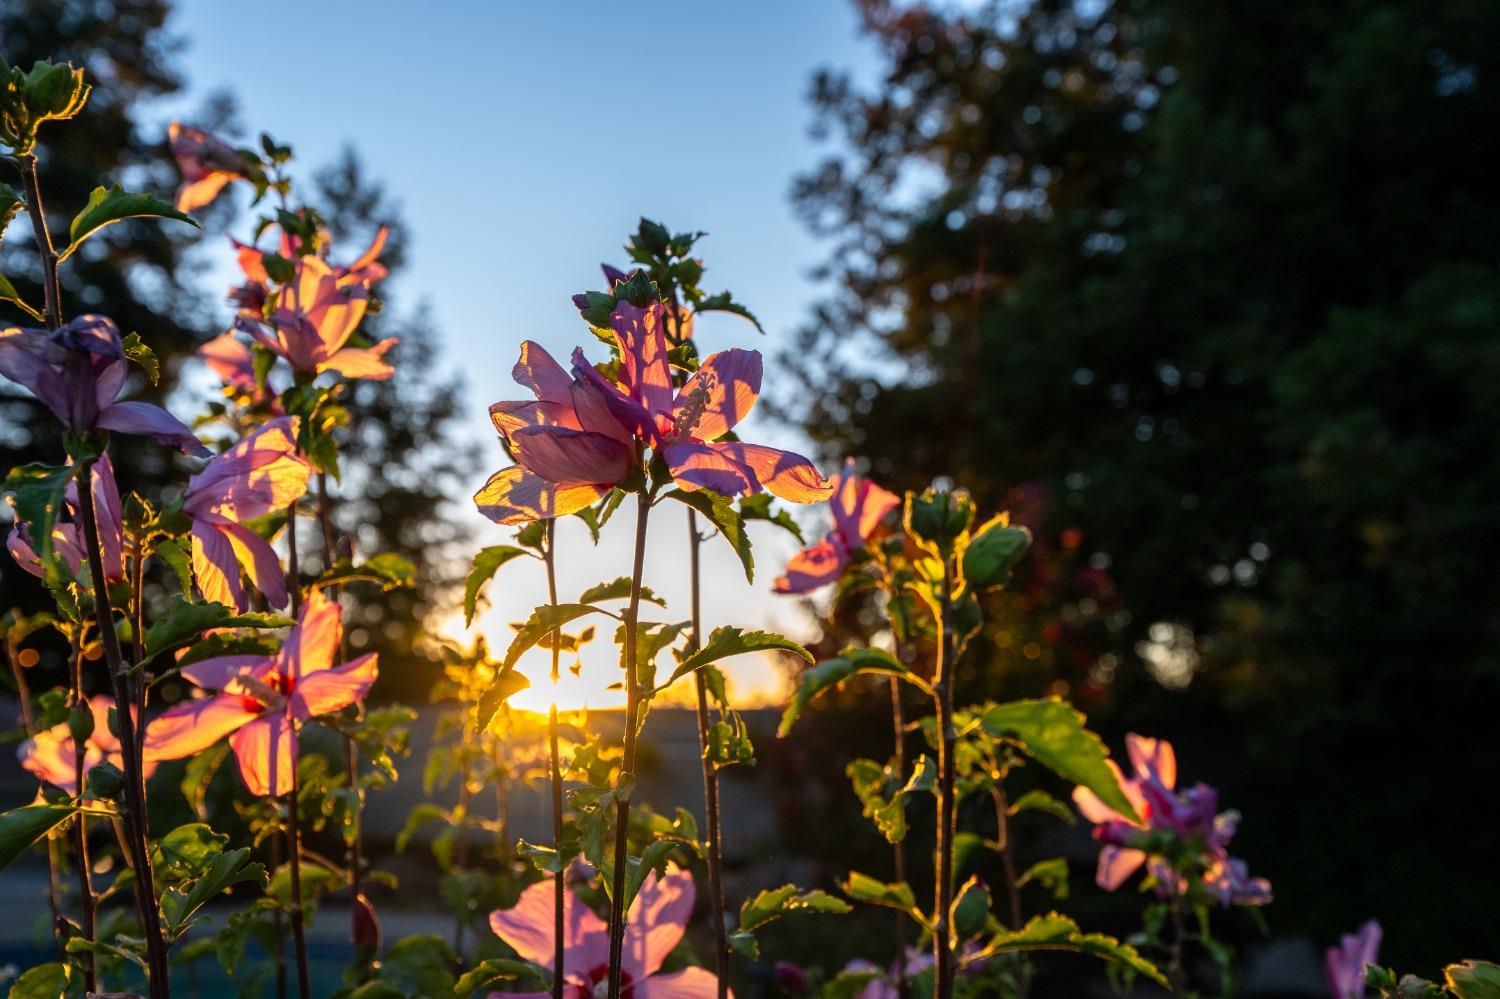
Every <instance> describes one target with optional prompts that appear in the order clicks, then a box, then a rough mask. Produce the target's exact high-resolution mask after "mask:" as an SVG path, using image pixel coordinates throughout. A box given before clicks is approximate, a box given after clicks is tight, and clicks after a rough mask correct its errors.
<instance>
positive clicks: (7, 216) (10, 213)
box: [0, 184, 26, 236]
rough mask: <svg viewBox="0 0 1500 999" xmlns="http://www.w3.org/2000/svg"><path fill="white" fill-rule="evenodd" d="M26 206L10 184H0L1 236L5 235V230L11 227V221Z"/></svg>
mask: <svg viewBox="0 0 1500 999" xmlns="http://www.w3.org/2000/svg"><path fill="white" fill-rule="evenodd" d="M25 206H26V202H25V201H22V200H21V196H20V195H19V194H17V193H16V191H15V188H13V187H11V186H10V185H9V184H0V236H4V235H5V228H6V226H8V225H10V220H11V219H13V218H15V217H16V212H19V211H20V210H21V209H22V208H24V207H25Z"/></svg>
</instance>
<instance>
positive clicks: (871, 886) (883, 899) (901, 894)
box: [839, 871, 929, 926]
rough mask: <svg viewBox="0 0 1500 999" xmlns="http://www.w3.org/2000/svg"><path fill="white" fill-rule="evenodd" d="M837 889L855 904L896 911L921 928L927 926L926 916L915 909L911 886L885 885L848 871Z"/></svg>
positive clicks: (904, 884)
mask: <svg viewBox="0 0 1500 999" xmlns="http://www.w3.org/2000/svg"><path fill="white" fill-rule="evenodd" d="M839 888H840V889H842V891H843V892H844V894H845V895H848V896H849V897H850V898H852V899H854V901H856V902H864V903H866V904H868V905H883V906H886V907H887V908H890V909H897V910H899V911H901V912H904V913H906V914H907V915H909V916H911V917H912V918H913V919H915V920H916V921H917V922H919V923H921V924H922V925H923V926H927V925H929V923H928V920H927V914H926V913H924V912H923V911H922V910H921V909H919V908H917V899H916V896H915V895H913V894H912V891H911V886H910V885H908V884H906V883H905V882H900V881H898V882H895V883H887V882H885V881H880V880H878V879H876V878H872V877H870V876H869V875H868V874H861V873H859V872H858V871H850V872H849V877H848V879H847V880H846V881H844V883H843V884H841V885H839Z"/></svg>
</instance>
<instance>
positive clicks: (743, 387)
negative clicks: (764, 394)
mask: <svg viewBox="0 0 1500 999" xmlns="http://www.w3.org/2000/svg"><path fill="white" fill-rule="evenodd" d="M760 378H761V358H760V351H756V350H739V349H732V350H725V351H720V352H719V353H717V354H714V355H713V356H712V357H710V358H709V359H708V360H706V361H704V362H703V365H702V367H700V368H699V369H698V370H697V371H696V372H694V374H693V376H692V377H691V378H689V379H688V380H687V384H686V385H684V386H683V387H682V391H681V392H679V393H678V395H677V403H676V411H675V420H676V424H677V432H678V433H679V434H684V435H687V436H691V437H697V438H698V439H699V440H705V441H713V440H718V439H719V438H720V437H723V436H724V435H725V434H726V433H728V432H729V431H730V430H732V429H733V428H734V425H735V424H737V423H739V422H740V421H741V420H743V419H744V418H745V416H746V414H748V413H749V412H750V409H751V407H753V406H754V405H755V400H756V399H757V398H759V396H760Z"/></svg>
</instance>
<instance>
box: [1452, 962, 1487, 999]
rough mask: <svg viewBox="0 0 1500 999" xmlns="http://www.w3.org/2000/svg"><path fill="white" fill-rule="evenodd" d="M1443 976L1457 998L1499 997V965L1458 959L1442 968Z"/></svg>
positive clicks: (1484, 998) (1485, 998)
mask: <svg viewBox="0 0 1500 999" xmlns="http://www.w3.org/2000/svg"><path fill="white" fill-rule="evenodd" d="M1443 977H1444V978H1446V979H1447V981H1448V989H1449V991H1451V992H1452V993H1453V994H1454V995H1456V996H1458V999H1500V965H1495V964H1491V963H1490V962H1488V961H1460V962H1459V963H1458V964H1450V965H1448V967H1446V968H1444V969H1443Z"/></svg>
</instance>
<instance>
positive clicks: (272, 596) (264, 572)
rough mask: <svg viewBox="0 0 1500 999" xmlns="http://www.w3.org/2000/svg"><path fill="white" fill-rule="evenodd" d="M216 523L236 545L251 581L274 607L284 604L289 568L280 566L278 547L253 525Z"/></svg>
mask: <svg viewBox="0 0 1500 999" xmlns="http://www.w3.org/2000/svg"><path fill="white" fill-rule="evenodd" d="M195 526H196V525H195ZM216 526H217V528H218V530H219V533H220V534H222V535H223V536H224V537H225V538H227V539H228V540H229V543H230V545H231V546H233V548H234V557H235V560H236V561H237V562H239V564H240V566H241V568H243V569H244V570H245V574H246V575H247V576H249V577H250V585H251V586H253V587H255V588H256V589H257V590H259V591H260V594H261V596H263V597H265V598H266V603H268V604H270V605H271V606H272V607H285V606H286V601H287V592H286V587H287V578H286V572H285V571H284V570H283V569H282V568H281V559H280V557H278V556H277V554H276V549H274V548H272V547H271V543H270V542H269V541H267V540H266V539H265V538H262V537H261V536H260V535H259V534H256V533H255V532H254V531H252V530H250V528H248V527H242V526H240V525H239V524H218V525H216ZM242 610H243V608H242Z"/></svg>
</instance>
